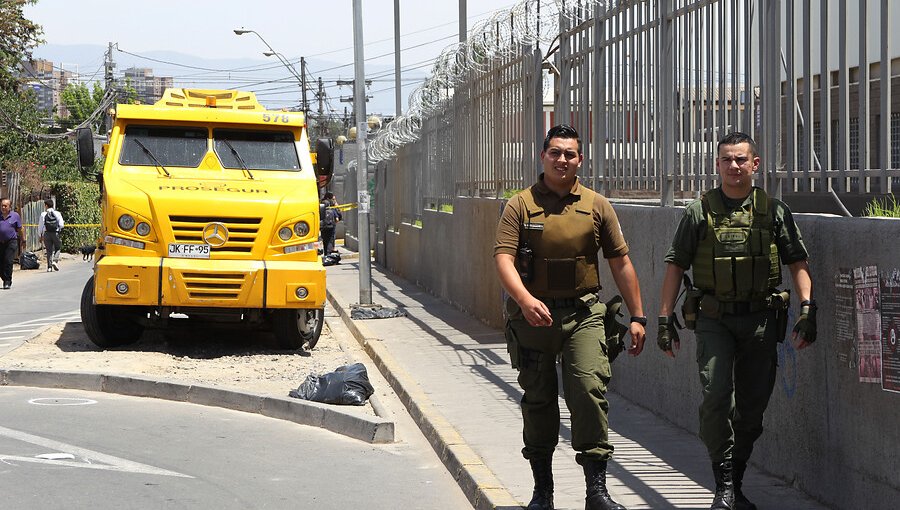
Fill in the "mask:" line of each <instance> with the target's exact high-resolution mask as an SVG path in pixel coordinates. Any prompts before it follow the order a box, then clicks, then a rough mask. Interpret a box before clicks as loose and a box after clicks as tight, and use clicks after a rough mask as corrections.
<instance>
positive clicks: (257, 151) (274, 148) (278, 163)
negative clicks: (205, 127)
mask: <svg viewBox="0 0 900 510" xmlns="http://www.w3.org/2000/svg"><path fill="white" fill-rule="evenodd" d="M213 138H215V149H216V154H218V156H219V160H220V161H221V162H222V166H223V167H225V168H242V165H241V162H240V161H239V160H238V158H237V157H235V152H237V153H238V154H240V156H241V159H243V160H244V163H245V164H246V168H248V169H251V170H295V171H296V170H300V158H299V157H298V156H297V148H296V146H295V145H294V135H293V134H291V132H290V131H244V130H237V129H214V130H213ZM226 141H227V142H229V143H230V144H231V147H229V146H228V144H226V143H225V142H226ZM232 148H233V149H234V150H232Z"/></svg>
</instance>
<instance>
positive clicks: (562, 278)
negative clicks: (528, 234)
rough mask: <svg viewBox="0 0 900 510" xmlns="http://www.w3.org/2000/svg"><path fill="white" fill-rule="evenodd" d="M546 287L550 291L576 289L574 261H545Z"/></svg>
mask: <svg viewBox="0 0 900 510" xmlns="http://www.w3.org/2000/svg"><path fill="white" fill-rule="evenodd" d="M546 260H547V286H548V288H549V289H550V290H569V289H574V288H575V287H576V283H577V282H576V281H575V259H546Z"/></svg>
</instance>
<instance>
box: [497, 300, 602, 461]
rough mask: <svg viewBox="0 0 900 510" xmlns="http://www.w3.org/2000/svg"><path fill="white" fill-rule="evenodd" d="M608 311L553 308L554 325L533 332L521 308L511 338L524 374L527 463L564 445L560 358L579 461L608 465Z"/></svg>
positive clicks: (515, 315) (514, 358)
mask: <svg viewBox="0 0 900 510" xmlns="http://www.w3.org/2000/svg"><path fill="white" fill-rule="evenodd" d="M605 311H606V306H605V305H604V304H603V303H601V302H597V303H595V304H593V305H592V306H591V307H590V308H588V307H586V306H583V305H580V306H569V307H562V308H550V312H551V314H552V316H553V325H552V326H550V327H533V326H531V325H529V324H528V322H527V321H526V320H525V318H524V317H523V316H522V312H521V310H518V308H517V307H516V308H515V310H514V311H512V313H510V317H509V320H508V322H507V326H506V335H507V341H508V347H509V352H510V357H511V358H512V362H513V366H514V367H518V369H519V378H518V380H519V385H520V386H521V387H522V390H523V396H522V400H521V409H522V420H523V432H522V437H523V441H524V443H525V447H524V448H523V449H522V455H523V456H524V457H525V458H526V459H541V458H548V457H551V456H552V455H553V451H554V449H555V448H556V445H557V444H558V443H559V427H560V417H559V403H558V391H557V389H558V387H559V383H558V380H557V371H556V358H557V355H560V359H561V365H562V380H563V393H564V396H565V401H566V406H567V407H568V408H569V413H570V414H571V423H572V447H573V448H574V449H575V450H576V451H577V452H578V454H577V455H576V457H575V460H576V461H577V462H578V463H579V464H582V463H583V462H584V461H585V460H607V459H609V457H610V455H611V454H612V451H613V446H612V445H611V444H610V443H609V432H608V426H609V424H608V420H607V413H608V411H609V402H607V400H606V387H607V385H608V384H609V380H610V377H611V373H610V366H609V361H608V360H607V357H606V344H605V342H606V340H605V335H604V330H603V315H604V313H605Z"/></svg>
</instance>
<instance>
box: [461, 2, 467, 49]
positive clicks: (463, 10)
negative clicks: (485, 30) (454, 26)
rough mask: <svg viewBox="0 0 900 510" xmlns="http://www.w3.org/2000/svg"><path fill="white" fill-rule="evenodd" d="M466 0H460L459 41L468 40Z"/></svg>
mask: <svg viewBox="0 0 900 510" xmlns="http://www.w3.org/2000/svg"><path fill="white" fill-rule="evenodd" d="M468 30H469V29H468V28H467V27H466V0H459V42H466V32H468Z"/></svg>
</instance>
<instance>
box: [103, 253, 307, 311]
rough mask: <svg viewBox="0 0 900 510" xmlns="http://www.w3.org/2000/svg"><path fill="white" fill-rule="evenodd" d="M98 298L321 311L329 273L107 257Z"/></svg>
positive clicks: (246, 263)
mask: <svg viewBox="0 0 900 510" xmlns="http://www.w3.org/2000/svg"><path fill="white" fill-rule="evenodd" d="M301 287H302V288H305V289H306V296H305V297H302V298H301V297H298V292H297V290H298V289H299V288H301ZM299 294H301V295H302V294H303V293H302V292H300V293H299ZM94 295H95V296H96V301H97V304H98V305H143V306H173V307H207V308H321V307H322V306H323V305H324V304H325V268H324V267H322V264H321V262H318V261H317V262H282V261H258V260H254V261H250V260H198V259H175V258H161V259H160V258H147V257H119V256H106V257H103V258H102V259H100V260H99V261H97V264H96V266H95V268H94Z"/></svg>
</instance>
